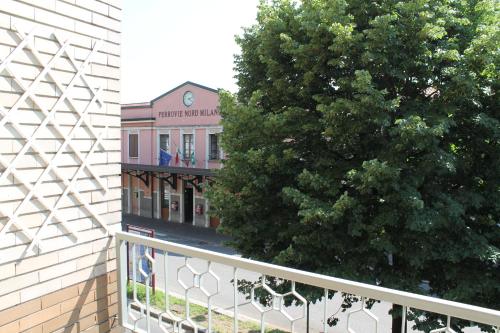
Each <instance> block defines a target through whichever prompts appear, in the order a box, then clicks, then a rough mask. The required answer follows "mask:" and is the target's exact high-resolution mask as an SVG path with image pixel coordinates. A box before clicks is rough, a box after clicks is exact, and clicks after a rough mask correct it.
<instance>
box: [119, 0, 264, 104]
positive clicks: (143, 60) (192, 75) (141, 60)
mask: <svg viewBox="0 0 500 333" xmlns="http://www.w3.org/2000/svg"><path fill="white" fill-rule="evenodd" d="M257 4H258V0H124V2H123V26H122V32H123V35H122V103H131V102H146V101H150V100H151V99H153V98H155V97H157V96H159V95H161V94H162V93H164V92H166V91H168V90H170V89H172V88H174V87H175V86H177V85H179V84H181V83H183V82H185V81H193V82H196V83H199V84H203V85H206V86H208V87H211V88H223V89H227V90H230V91H233V92H234V91H236V90H237V86H236V83H235V80H234V78H233V76H234V72H233V67H234V64H233V55H234V54H235V53H239V48H238V46H237V45H236V43H235V41H234V36H235V35H240V34H241V32H242V29H241V27H243V26H250V25H252V24H253V23H254V22H255V17H256V15H257Z"/></svg>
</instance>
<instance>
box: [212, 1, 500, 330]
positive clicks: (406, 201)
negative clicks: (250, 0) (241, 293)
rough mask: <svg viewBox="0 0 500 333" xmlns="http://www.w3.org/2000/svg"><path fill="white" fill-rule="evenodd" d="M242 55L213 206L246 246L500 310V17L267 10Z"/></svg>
mask: <svg viewBox="0 0 500 333" xmlns="http://www.w3.org/2000/svg"><path fill="white" fill-rule="evenodd" d="M237 41H238V43H239V45H240V46H241V48H242V53H241V55H240V56H237V57H236V61H235V62H236V69H237V71H238V74H237V80H238V84H239V87H240V90H239V92H238V94H237V95H231V94H229V93H222V94H221V113H222V115H223V126H224V134H223V136H222V144H223V147H224V149H225V151H226V153H227V154H228V156H229V159H228V160H227V161H226V162H225V164H224V169H223V170H222V171H221V172H220V174H219V177H218V178H217V180H216V182H215V183H214V184H213V186H212V188H211V190H210V194H209V196H210V198H211V200H212V207H213V211H214V213H215V214H217V215H219V216H221V217H222V218H223V224H222V226H221V229H222V231H223V232H225V233H227V234H229V235H231V236H233V238H234V246H235V247H236V248H237V249H238V250H239V251H240V252H241V253H242V254H243V255H244V256H245V257H251V258H254V259H258V260H264V261H268V262H273V263H277V264H281V265H286V266H292V267H296V268H300V269H304V270H308V271H314V272H318V273H322V274H327V275H332V276H337V277H343V278H347V279H352V280H356V281H362V282H367V283H372V284H375V283H377V284H380V285H382V286H387V287H391V288H397V289H400V290H406V291H411V292H418V293H427V294H432V295H438V296H439V297H443V298H445V299H449V300H455V301H460V302H467V303H472V304H476V305H480V306H486V307H491V308H496V309H498V308H500V273H499V271H500V270H499V261H500V252H499V247H500V224H499V221H500V149H499V145H500V121H499V118H500V117H499V116H500V108H499V104H500V103H499V99H498V93H497V90H498V86H499V71H498V68H499V64H500V63H499V62H500V57H499V42H500V30H499V3H498V2H497V1H495V0H482V1H479V0H440V1H438V0H410V1H397V0H377V1H366V0H303V1H300V2H297V3H295V2H292V1H272V2H270V3H269V2H265V1H263V2H261V4H260V7H259V12H258V18H257V23H256V24H255V25H254V26H252V27H249V28H246V29H245V30H244V33H243V34H242V36H241V37H239V38H237ZM422 281H428V288H427V289H425V290H424V289H422V288H421V285H422ZM309 296H310V297H312V298H314V297H320V296H319V295H316V294H311V295H309ZM393 318H394V320H395V323H396V322H397V314H396V313H395V312H394V313H393ZM426 318H427V320H424V321H422V322H421V321H418V320H417V325H419V327H426V326H425V325H429V322H430V321H429V319H432V318H430V317H426ZM463 324H464V323H459V322H456V324H455V326H456V327H455V328H456V329H460V326H462V325H463ZM394 326H397V325H394ZM394 330H395V331H397V329H396V328H394Z"/></svg>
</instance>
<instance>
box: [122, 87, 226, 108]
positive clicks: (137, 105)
mask: <svg viewBox="0 0 500 333" xmlns="http://www.w3.org/2000/svg"><path fill="white" fill-rule="evenodd" d="M186 85H192V86H195V87H198V88H201V89H205V90H208V91H211V92H214V93H218V92H219V90H217V89H214V88H210V87H207V86H204V85H201V84H198V83H194V82H191V81H186V82H184V83H182V84H180V85H178V86H177V87H175V88H173V89H170V90H169V91H167V92H166V93H163V94H161V95H160V96H158V97H156V98H155V99H153V100H151V101H150V102H143V103H131V104H123V105H122V106H121V107H122V109H139V108H148V107H152V106H153V103H154V102H156V101H157V100H159V99H160V98H162V97H165V96H167V95H168V94H170V93H172V92H174V91H176V90H177V89H180V88H182V87H184V86H186Z"/></svg>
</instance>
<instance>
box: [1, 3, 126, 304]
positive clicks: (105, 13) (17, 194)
mask: <svg viewBox="0 0 500 333" xmlns="http://www.w3.org/2000/svg"><path fill="white" fill-rule="evenodd" d="M120 7H121V0H65V1H61V0H0V70H2V71H0V106H1V108H0V110H3V111H0V160H2V161H3V162H4V163H5V165H2V163H0V310H3V309H5V308H9V307H11V306H14V305H16V304H19V303H23V302H26V301H28V300H30V299H33V298H36V297H39V296H41V295H44V294H47V293H50V292H53V291H56V290H58V289H61V288H64V287H66V286H69V285H72V284H75V283H78V282H81V281H85V280H87V279H89V278H92V277H95V276H98V275H101V274H104V273H105V272H109V271H112V270H114V269H115V267H116V263H115V260H114V248H113V247H114V239H113V238H112V234H113V231H114V230H118V229H120V221H121V211H120V210H121V189H120V185H121V184H120V183H121V182H120V164H119V163H120V105H119V103H120V95H119V93H120V82H119V80H120V20H121V9H120ZM33 29H34V30H33ZM19 31H21V32H23V33H29V32H31V31H33V33H34V36H33V37H31V38H29V41H30V44H31V45H32V47H33V48H34V49H36V50H37V51H38V52H39V54H38V56H39V59H40V60H41V61H42V64H40V63H39V62H38V61H37V60H36V59H35V57H34V55H33V54H34V52H32V50H31V46H29V45H28V46H27V47H26V48H25V49H22V50H21V52H19V53H17V54H16V56H15V57H12V56H11V55H12V53H13V52H14V50H16V47H18V45H19V44H20V43H22V41H23V38H24V37H23V36H22V35H20V34H19ZM56 36H57V37H58V38H59V40H58V39H56ZM99 40H101V45H100V48H99V50H98V51H97V52H95V54H94V55H93V57H92V58H91V60H90V62H89V64H88V66H86V67H85V70H84V73H85V75H86V81H85V80H83V79H82V78H78V79H76V80H75V81H74V82H75V86H74V87H72V88H71V89H68V92H67V100H65V101H64V102H60V103H59V104H58V105H57V104H56V102H57V100H58V99H59V98H60V96H61V95H62V94H63V90H65V89H66V88H67V86H68V84H69V83H70V82H71V80H72V78H73V76H75V74H76V72H77V69H75V68H74V67H73V65H72V62H71V60H70V59H69V57H68V56H67V54H63V56H62V57H59V58H58V59H57V60H56V61H54V63H53V66H51V67H52V69H51V70H50V73H51V74H52V75H53V78H50V77H49V76H47V75H45V76H44V77H43V78H42V79H41V81H40V82H39V83H38V84H36V87H34V89H33V95H34V96H33V97H32V98H31V97H26V96H27V95H26V94H25V89H23V88H22V87H20V84H19V83H17V79H16V78H15V77H14V76H13V75H12V73H14V74H15V75H17V76H18V78H19V79H20V80H21V83H22V84H21V85H24V88H27V87H29V86H30V85H32V84H33V82H35V79H36V77H37V76H38V75H39V73H40V72H41V71H42V70H43V69H44V65H47V64H48V63H49V61H51V59H52V58H53V57H54V55H56V54H57V52H58V51H59V50H60V49H61V47H62V45H63V44H64V42H66V41H69V45H68V47H67V49H66V50H67V52H68V53H69V55H70V56H71V57H73V58H74V61H75V65H76V66H77V68H79V67H80V66H82V64H84V60H85V59H86V58H87V56H88V55H89V54H90V53H91V50H92V49H93V48H95V47H96V45H98V44H96V42H97V41H99ZM9 56H11V57H12V59H13V61H9ZM6 63H8V65H7V66H6V68H4V69H2V64H3V65H4V67H5V64H6ZM9 71H11V73H9ZM55 82H58V83H59V84H60V86H61V87H62V90H61V89H59V88H58V87H57V85H56V83H55ZM98 87H100V88H101V89H102V91H101V93H100V94H99V96H100V98H101V100H102V104H100V103H95V102H94V103H91V102H92V99H93V98H94V93H93V91H94V92H95V91H96V88H98ZM23 95H25V96H23ZM68 100H70V101H71V103H70V102H68ZM89 104H91V105H92V106H91V108H90V109H89V111H88V115H87V116H85V122H86V123H87V124H88V125H89V127H87V126H81V127H78V128H76V129H75V130H73V132H71V131H72V129H73V128H74V127H75V125H78V121H79V119H80V115H79V114H78V112H76V111H75V108H76V109H77V110H79V111H80V113H83V112H85V111H84V110H85V109H86V107H87V106H88V105H89ZM94 104H95V105H94ZM55 105H57V108H56V109H55V110H54V112H55V113H54V117H53V119H54V122H55V123H56V124H57V127H58V129H56V126H54V125H53V124H52V122H48V124H44V119H45V115H44V114H43V112H42V111H41V109H42V108H43V109H45V111H46V112H49V113H50V112H51V111H52V110H53V109H54V106H55ZM2 112H3V113H2ZM5 113H8V114H9V118H8V119H5V120H2V119H3V118H4V117H5ZM39 126H40V127H41V128H40V130H37V128H38V127H39ZM16 127H17V128H16ZM89 128H92V131H89ZM21 132H22V133H21ZM34 133H36V140H35V141H34V142H35V144H36V145H37V146H38V147H37V148H36V149H34V146H31V145H30V148H29V149H28V150H27V151H26V152H25V153H23V152H22V148H23V146H24V145H25V144H26V142H27V140H28V139H30V138H31V137H32V136H33V134H34ZM69 133H71V136H68V134H69ZM95 134H97V136H101V138H102V141H101V142H102V145H100V144H97V146H96V148H95V151H93V152H92V153H90V154H89V152H90V150H91V147H92V146H93V145H94V144H95V143H96V141H97V138H96V137H95V136H94V135H95ZM65 138H66V139H68V138H69V140H68V141H69V142H71V147H70V146H69V145H67V146H66V147H65V148H64V149H62V150H61V152H60V153H59V155H58V157H57V158H54V157H55V156H56V153H57V152H58V151H59V149H60V148H61V146H62V145H63V143H64V140H65ZM78 155H80V157H78ZM43 156H45V158H46V159H48V160H49V163H47V162H46V161H44V159H43V158H42V157H43ZM81 159H83V160H84V161H86V163H87V165H88V167H84V168H83V169H82V170H81V171H80V172H79V174H78V176H77V180H75V183H74V187H73V190H72V191H69V193H66V192H65V189H66V187H67V185H68V183H70V182H71V181H72V179H73V177H74V176H75V174H76V172H77V170H78V169H79V168H80V166H81V165H82V164H83V162H82V160H81ZM13 161H15V164H13V165H14V166H15V169H13V170H10V169H8V168H9V165H10V164H12V162H13ZM49 166H50V167H55V169H56V170H57V172H58V175H57V174H56V173H54V171H50V172H46V174H45V175H44V176H43V178H42V179H40V177H41V175H42V174H43V173H44V170H45V169H46V168H47V167H49ZM39 179H40V180H39ZM37 182H38V184H37ZM65 182H66V184H65ZM35 185H36V188H35V189H34V190H33V189H30V187H34V186H35ZM30 192H33V193H34V196H33V197H32V198H31V199H30V200H28V201H26V203H25V204H24V205H23V206H22V207H21V208H19V205H20V204H21V202H22V201H23V200H24V198H25V197H26V196H27V195H28V194H29V193H30ZM73 192H76V193H78V194H73ZM58 202H59V203H58ZM42 203H44V204H42ZM86 205H87V206H86ZM52 211H54V212H55V213H56V216H54V217H53V218H52V219H51V220H48V221H47V222H45V220H46V219H47V217H48V216H49V215H50V214H51V212H52ZM13 214H15V215H17V217H16V218H14V220H15V221H16V223H15V224H12V220H13ZM44 223H45V226H44V227H43V229H42V230H41V227H42V225H43V224H44ZM64 225H66V226H67V228H66V227H64ZM23 228H25V230H24V231H23V230H22V229H23ZM68 228H69V230H68ZM40 230H41V232H39V231H40ZM29 235H32V236H35V237H37V238H39V239H40V242H39V244H40V247H38V246H33V248H32V249H30V244H31V243H32V242H33V239H31V238H30V236H29ZM75 235H76V237H75Z"/></svg>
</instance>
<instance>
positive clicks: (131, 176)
mask: <svg viewBox="0 0 500 333" xmlns="http://www.w3.org/2000/svg"><path fill="white" fill-rule="evenodd" d="M213 177H214V172H213V171H211V170H208V169H197V168H183V167H170V166H152V165H143V164H127V163H122V211H123V212H124V213H128V214H133V215H138V216H143V217H149V218H156V219H161V220H164V221H165V222H177V223H189V224H192V225H194V226H200V227H212V228H215V227H217V226H218V225H219V219H218V218H215V217H211V216H210V215H209V214H208V210H209V208H210V206H209V202H208V200H207V199H206V197H205V195H204V192H205V185H206V184H208V182H210V181H211V179H213Z"/></svg>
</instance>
